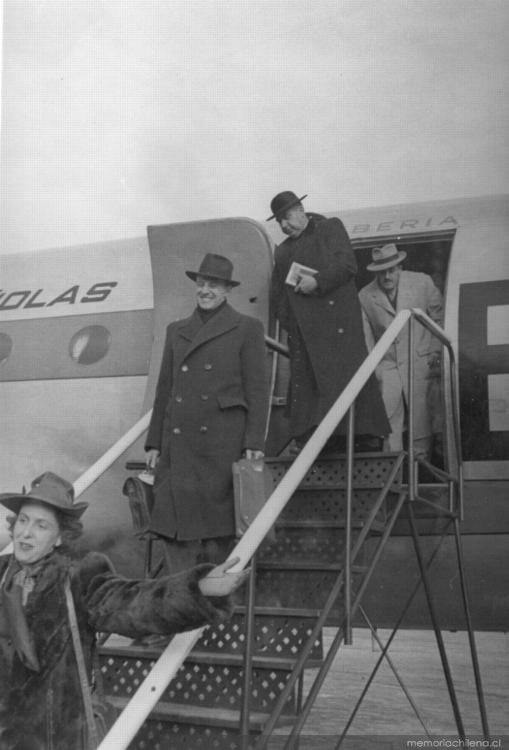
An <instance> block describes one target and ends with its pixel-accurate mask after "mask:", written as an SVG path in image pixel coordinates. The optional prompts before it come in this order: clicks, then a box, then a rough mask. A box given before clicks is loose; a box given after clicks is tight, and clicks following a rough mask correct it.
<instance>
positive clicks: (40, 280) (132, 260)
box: [0, 237, 154, 321]
mask: <svg viewBox="0 0 509 750" xmlns="http://www.w3.org/2000/svg"><path fill="white" fill-rule="evenodd" d="M1 265H2V278H1V280H0V283H1V288H0V321H8V320H28V319H31V318H53V317H62V316H66V315H91V314H97V313H112V312H121V311H124V310H146V309H153V307H154V294H153V284H152V268H151V263H150V254H149V250H148V245H147V240H146V238H144V237H141V238H135V239H126V240H118V241H115V242H104V243H97V244H94V245H82V246H76V247H72V248H61V249H55V250H43V251H40V252H37V253H30V254H26V255H25V254H23V255H6V256H4V257H2V259H1Z"/></svg>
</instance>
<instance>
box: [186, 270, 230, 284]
mask: <svg viewBox="0 0 509 750" xmlns="http://www.w3.org/2000/svg"><path fill="white" fill-rule="evenodd" d="M186 276H188V277H189V278H190V279H192V280H193V281H196V279H197V278H198V276H201V277H202V279H214V281H222V282H223V284H229V285H230V286H240V281H233V280H232V279H224V278H223V277H222V276H214V274H211V273H200V272H199V271H186Z"/></svg>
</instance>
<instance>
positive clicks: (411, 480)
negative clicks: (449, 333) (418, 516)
mask: <svg viewBox="0 0 509 750" xmlns="http://www.w3.org/2000/svg"><path fill="white" fill-rule="evenodd" d="M414 325H415V322H414V316H413V315H412V317H411V318H410V321H409V324H408V431H407V435H408V496H409V500H415V455H414Z"/></svg>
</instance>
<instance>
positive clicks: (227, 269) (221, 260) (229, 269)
mask: <svg viewBox="0 0 509 750" xmlns="http://www.w3.org/2000/svg"><path fill="white" fill-rule="evenodd" d="M232 274H233V263H232V262H231V260H230V259H229V258H225V257H224V255H216V254H215V253H207V255H206V256H205V257H204V259H203V260H202V262H201V264H200V267H199V269H198V270H197V271H186V276H189V278H190V279H192V280H193V281H196V277H197V276H205V277H206V278H207V279H217V280H218V281H225V282H226V283H227V284H230V285H231V286H238V285H239V284H240V281H233V279H232Z"/></svg>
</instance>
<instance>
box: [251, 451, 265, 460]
mask: <svg viewBox="0 0 509 750" xmlns="http://www.w3.org/2000/svg"><path fill="white" fill-rule="evenodd" d="M264 455H265V454H264V452H263V451H253V450H251V448H246V458H247V460H248V461H261V459H262V458H263V457H264Z"/></svg>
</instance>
